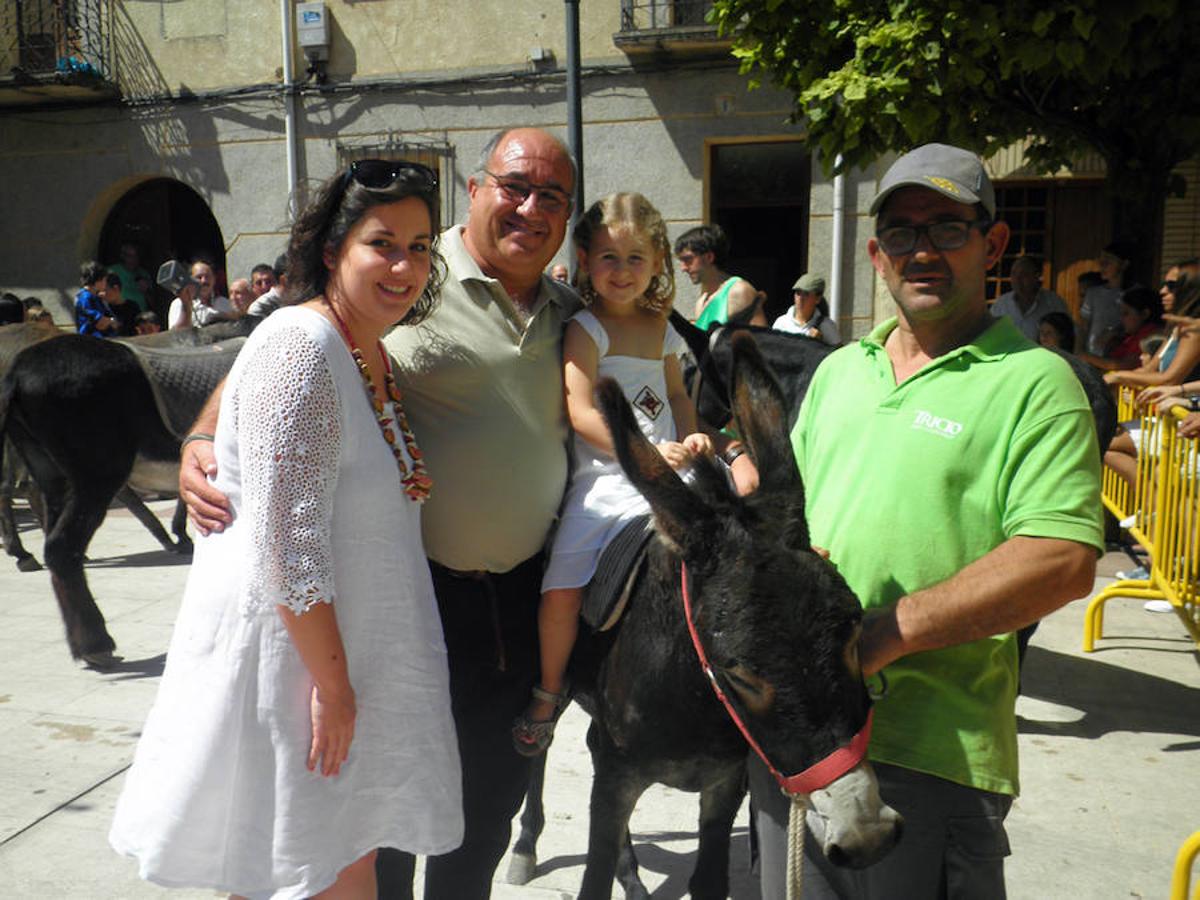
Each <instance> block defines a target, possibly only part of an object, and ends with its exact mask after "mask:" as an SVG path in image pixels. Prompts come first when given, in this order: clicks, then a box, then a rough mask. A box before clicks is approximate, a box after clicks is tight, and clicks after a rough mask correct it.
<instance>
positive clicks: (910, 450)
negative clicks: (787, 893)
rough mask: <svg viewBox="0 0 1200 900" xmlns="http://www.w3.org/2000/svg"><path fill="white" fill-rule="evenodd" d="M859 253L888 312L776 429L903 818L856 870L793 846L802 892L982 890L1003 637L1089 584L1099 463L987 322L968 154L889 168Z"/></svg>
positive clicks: (997, 883) (1011, 729) (1003, 705)
mask: <svg viewBox="0 0 1200 900" xmlns="http://www.w3.org/2000/svg"><path fill="white" fill-rule="evenodd" d="M871 212H872V214H874V215H876V216H877V218H876V230H875V236H874V237H872V238H871V239H870V240H868V242H867V252H868V254H869V255H870V257H871V261H872V263H873V265H874V267H875V270H876V271H877V272H878V273H879V276H880V277H881V278H882V279H883V280H884V281H885V282H886V284H887V286H888V289H889V290H890V292H891V294H892V296H893V298H894V299H895V300H896V304H897V313H898V315H897V317H896V318H895V319H891V320H888V321H886V322H884V323H882V324H881V325H879V326H878V327H877V328H876V329H875V330H874V331H873V332H871V333H870V334H869V335H868V336H867V337H866V338H864V339H862V340H861V341H858V342H856V343H854V344H851V345H849V346H847V347H845V348H843V349H842V350H839V351H838V352H836V353H834V354H833V355H831V356H830V357H828V359H827V360H826V361H825V362H824V363H823V364H822V365H821V367H820V368H819V369H818V371H817V372H816V374H815V376H814V378H813V382H812V386H811V387H810V388H809V391H808V394H807V396H806V397H805V400H804V403H803V405H802V407H801V411H800V416H799V419H798V420H797V422H796V426H795V430H794V431H793V434H792V440H793V445H794V447H795V451H796V461H797V464H798V465H799V467H800V471H801V474H802V475H803V478H804V483H805V488H806V492H807V494H806V511H807V514H808V520H809V527H810V530H811V534H812V540H813V543H814V544H815V545H817V546H821V547H824V548H827V549H828V550H829V553H830V560H831V561H832V562H833V564H834V565H836V566H837V567H838V569H839V571H840V572H841V574H842V575H843V576H844V577H845V578H846V581H847V583H848V584H849V585H850V587H851V588H852V589H853V590H854V592H855V593H856V594H857V596H858V597H859V600H860V602H861V603H862V604H863V607H864V609H865V610H866V614H865V618H864V629H863V636H862V640H861V642H860V646H859V655H860V659H861V662H862V668H863V672H864V674H865V675H867V676H868V677H869V680H871V681H874V682H876V687H882V685H883V684H884V681H883V680H882V679H881V678H880V677H879V676H880V675H882V676H883V678H884V679H886V690H884V691H883V694H882V697H881V698H880V699H879V700H878V701H877V702H876V705H875V710H876V713H875V724H874V731H873V733H872V737H871V743H870V749H869V755H870V758H871V760H872V763H873V764H874V766H875V770H876V773H877V775H878V776H879V781H880V789H881V793H882V796H883V799H884V800H885V801H886V802H887V803H888V804H889V805H891V806H892V807H894V808H895V809H896V810H897V811H898V812H900V813H901V815H903V816H904V818H905V831H904V836H903V838H902V839H901V841H900V843H899V845H898V846H897V847H896V849H895V850H893V851H892V853H891V854H889V855H888V856H887V857H885V858H884V859H883V860H882V861H880V862H879V863H877V864H876V865H874V866H871V867H869V868H867V869H865V870H861V871H848V870H839V869H836V868H835V867H833V866H831V865H830V864H829V863H828V861H827V860H825V859H824V857H823V856H822V855H821V854H820V852H819V850H817V849H816V848H815V844H816V842H815V841H814V840H812V839H811V838H810V839H809V840H808V841H806V847H807V848H808V849H807V851H806V860H805V867H804V897H806V898H810V897H817V898H826V897H856V898H858V897H861V898H890V897H897V896H903V897H911V898H926V897H929V898H937V897H952V898H953V897H962V898H972V900H976V898H992V897H1003V896H1004V870H1003V861H1004V857H1005V856H1007V855H1008V852H1009V850H1008V841H1007V837H1006V835H1005V832H1004V817H1005V815H1006V814H1007V812H1008V810H1009V807H1010V806H1011V804H1012V799H1013V797H1014V796H1015V795H1016V794H1017V792H1018V776H1017V729H1016V717H1015V712H1014V707H1015V702H1016V693H1017V648H1016V641H1015V637H1014V634H1013V632H1015V631H1016V630H1017V629H1019V628H1021V627H1023V626H1025V625H1028V624H1030V623H1031V622H1034V621H1036V620H1038V619H1040V618H1041V617H1043V616H1045V615H1047V614H1048V613H1050V612H1052V611H1053V610H1055V609H1057V608H1058V607H1060V606H1062V605H1063V604H1064V603H1066V602H1068V601H1070V600H1072V599H1075V598H1077V597H1080V596H1083V595H1085V594H1087V593H1088V592H1089V591H1090V590H1091V588H1092V582H1093V578H1094V573H1095V561H1096V556H1097V554H1098V553H1099V552H1102V551H1103V535H1102V529H1101V514H1100V487H1099V459H1098V456H1097V451H1096V441H1095V433H1094V426H1093V424H1092V421H1091V416H1090V412H1089V409H1088V404H1087V401H1086V399H1085V398H1084V395H1083V391H1082V389H1081V387H1080V385H1079V383H1078V381H1077V380H1076V379H1075V377H1074V375H1073V374H1072V373H1071V371H1070V369H1069V367H1068V366H1067V365H1066V364H1065V363H1064V362H1062V361H1061V360H1060V359H1059V358H1058V357H1057V356H1055V355H1054V354H1052V353H1049V352H1047V351H1045V350H1043V349H1041V348H1038V347H1037V346H1035V345H1034V344H1033V343H1032V342H1030V341H1029V340H1028V339H1027V338H1025V337H1024V336H1023V335H1021V334H1020V333H1019V332H1018V331H1017V329H1016V328H1015V327H1014V326H1013V324H1012V323H1011V322H1010V321H1008V320H1007V319H993V318H992V317H991V316H990V315H989V313H988V308H987V302H986V297H985V293H984V276H985V273H986V272H987V270H988V269H989V268H991V266H993V265H994V264H995V263H996V262H997V261H998V260H999V259H1000V256H1001V254H1002V253H1003V252H1004V248H1005V245H1006V244H1007V242H1008V236H1009V231H1008V227H1007V226H1006V225H1005V223H1003V222H997V221H995V220H994V217H995V196H994V192H993V189H992V185H991V183H990V181H989V180H988V177H987V174H986V173H985V172H984V169H983V166H982V164H981V163H980V161H979V160H978V158H977V157H975V156H974V154H971V153H969V152H967V151H965V150H961V149H959V148H956V147H948V146H945V145H939V144H929V145H925V146H923V147H919V148H917V149H916V150H913V151H911V152H910V153H908V154H906V155H904V156H902V157H900V159H898V160H897V161H896V163H895V164H894V165H893V166H892V167H891V169H889V171H888V172H887V174H886V175H885V176H884V178H883V180H882V182H881V183H880V190H879V193H878V194H877V196H876V197H875V200H874V202H873V203H872V206H871ZM751 769H752V771H751V789H752V792H753V794H754V796H755V800H756V804H757V805H758V808H759V814H758V817H757V820H756V827H757V828H758V830H759V834H760V840H761V841H762V847H763V850H762V866H761V869H762V887H763V897H764V898H775V897H782V896H783V893H784V882H785V879H784V871H785V869H786V849H785V847H784V846H783V845H784V841H783V840H782V839H781V835H783V834H784V833H785V832H786V821H787V801H786V799H784V798H782V797H781V795H780V793H779V791H778V789H777V788H776V787H775V786H774V781H773V779H771V778H770V776H769V775H767V774H766V773H765V770H764V769H763V768H762V767H761V766H756V765H755V764H754V762H753V761H752V763H751Z"/></svg>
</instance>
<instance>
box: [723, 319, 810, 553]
mask: <svg viewBox="0 0 1200 900" xmlns="http://www.w3.org/2000/svg"><path fill="white" fill-rule="evenodd" d="M732 350H733V359H732V364H731V370H732V382H733V388H732V401H733V414H734V417H735V419H736V421H737V428H738V433H739V434H740V435H741V436H742V439H743V440H744V441H745V442H746V444H747V445H748V446H749V448H750V453H751V455H752V456H753V458H754V463H755V465H756V466H757V467H758V484H759V488H758V489H759V492H760V493H762V494H765V495H769V496H772V497H776V498H779V500H780V501H781V503H782V505H783V509H781V510H780V521H781V522H782V523H783V525H784V532H785V533H784V541H785V542H786V543H787V544H788V545H789V546H794V547H796V548H797V549H803V550H807V549H809V547H808V526H807V524H806V523H805V519H804V484H803V482H801V480H800V471H799V470H798V469H797V468H796V456H795V454H794V453H793V452H792V442H791V436H790V435H789V433H788V410H787V402H786V400H785V398H784V394H783V389H782V388H781V387H780V386H779V382H778V381H777V380H776V379H775V376H774V374H772V372H771V369H770V367H769V366H768V365H767V363H766V360H764V359H763V356H762V353H761V352H760V351H759V349H758V344H756V343H755V341H754V337H753V336H752V335H750V334H749V333H747V332H744V331H742V332H739V333H737V334H735V335H734V336H733V345H732Z"/></svg>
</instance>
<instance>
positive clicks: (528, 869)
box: [504, 853, 537, 884]
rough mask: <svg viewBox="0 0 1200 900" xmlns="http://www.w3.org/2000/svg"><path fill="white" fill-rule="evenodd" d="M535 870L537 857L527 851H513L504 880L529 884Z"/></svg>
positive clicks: (511, 882) (510, 882)
mask: <svg viewBox="0 0 1200 900" xmlns="http://www.w3.org/2000/svg"><path fill="white" fill-rule="evenodd" d="M536 870H537V858H536V857H534V856H533V855H532V854H529V853H514V854H513V856H512V859H511V860H509V863H508V874H507V875H506V876H505V878H504V880H505V881H507V882H508V883H509V884H529V882H530V881H532V880H533V873H534V872H535V871H536Z"/></svg>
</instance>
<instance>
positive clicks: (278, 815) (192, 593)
mask: <svg viewBox="0 0 1200 900" xmlns="http://www.w3.org/2000/svg"><path fill="white" fill-rule="evenodd" d="M437 191H438V188H437V183H436V179H435V177H434V175H433V173H432V172H431V171H430V170H428V169H426V168H425V167H423V166H417V165H413V164H408V163H395V162H389V161H383V160H365V161H360V162H357V163H355V164H353V165H352V166H351V167H350V168H349V169H347V170H346V171H344V172H343V173H341V174H339V175H338V176H337V177H335V178H334V179H332V180H331V181H329V182H328V183H326V184H325V185H324V186H323V187H322V188H321V190H320V192H319V193H318V195H317V197H316V199H315V200H314V202H313V203H312V205H311V206H310V207H309V208H308V209H307V210H306V211H305V213H304V214H303V215H302V216H301V218H300V219H299V220H298V221H297V223H296V225H295V227H294V228H293V230H292V236H291V242H290V244H289V247H288V259H289V276H290V277H289V284H290V285H291V287H292V290H293V291H295V292H296V298H297V300H298V302H299V305H297V306H294V307H290V308H285V309H281V310H279V311H278V312H276V313H275V314H274V315H273V316H271V317H270V318H269V319H268V320H266V321H265V322H264V323H263V324H262V325H261V326H260V327H259V328H258V329H257V330H256V331H255V332H254V334H253V335H252V336H251V337H250V339H249V340H248V341H247V342H246V345H245V347H244V348H243V350H242V351H241V353H240V354H239V356H238V359H237V362H236V363H235V364H234V367H233V370H232V371H231V373H230V376H229V378H228V380H227V383H226V385H225V389H224V392H223V394H222V397H221V413H220V424H219V425H218V427H217V433H216V435H215V448H216V456H217V463H218V466H219V472H220V474H219V476H218V477H217V485H218V486H219V487H221V489H222V490H224V491H225V493H226V494H228V495H229V497H230V500H231V502H232V506H233V508H234V510H235V519H234V522H233V524H232V526H230V527H229V528H227V529H225V531H224V532H222V533H219V534H216V533H214V534H211V535H208V536H206V537H203V538H201V539H200V540H198V541H197V545H196V556H195V561H194V563H193V566H192V571H191V575H190V577H189V578H188V584H187V588H186V590H185V593H184V598H183V602H182V605H181V608H180V612H179V618H178V620H177V622H176V625H175V631H174V635H173V637H172V639H171V645H170V650H169V652H168V654H167V665H166V670H165V672H164V674H163V679H162V684H161V686H160V688H159V693H158V697H157V699H156V701H155V704H154V706H153V708H152V709H151V711H150V715H149V717H148V719H147V721H146V725H145V729H144V731H143V735H142V738H141V740H140V742H139V744H138V748H137V752H136V755H135V757H134V762H133V766H132V768H131V769H130V771H129V774H128V776H127V778H126V782H125V787H124V790H123V791H122V794H121V797H120V800H119V801H118V804H117V811H116V816H115V819H114V822H113V825H112V829H111V832H110V835H109V840H110V842H111V843H112V845H113V847H114V848H115V849H116V850H118V851H119V852H121V853H124V854H126V855H129V856H133V857H135V858H136V859H137V860H138V863H139V867H140V874H141V875H142V877H143V878H146V879H148V880H151V881H154V882H157V883H159V884H163V885H168V886H188V887H207V888H213V889H216V890H221V891H230V892H232V893H234V894H235V895H238V896H244V897H272V898H300V897H314V896H315V897H334V896H336V897H362V898H374V897H375V890H376V888H375V869H374V856H375V848H377V847H396V848H398V849H401V850H405V851H409V852H413V853H421V854H436V853H445V852H447V851H449V850H452V849H453V848H454V847H456V846H457V845H458V844H459V843H460V841H461V839H462V812H461V806H462V804H461V795H460V783H459V778H460V776H459V762H458V756H457V751H456V747H457V744H456V741H455V735H454V726H453V721H452V719H451V716H450V701H449V685H448V681H449V679H448V671H447V666H446V656H445V646H444V643H443V639H442V631H441V622H440V619H439V617H438V612H437V607H436V604H435V601H434V596H433V588H432V584H431V582H430V577H429V571H428V568H427V564H426V561H425V554H424V552H423V551H422V548H421V539H420V527H419V509H420V502H421V501H422V500H423V499H424V498H425V497H426V496H428V494H429V491H430V488H431V485H430V482H429V479H428V477H427V476H426V474H425V469H424V466H423V464H422V461H421V456H420V450H419V449H418V448H417V445H416V442H415V440H414V438H413V435H412V433H411V431H410V430H409V429H408V426H407V423H406V421H405V418H404V413H403V409H402V406H401V398H400V395H399V392H398V390H397V389H396V386H395V382H394V381H393V380H392V378H391V368H390V361H389V360H388V358H387V356H386V354H385V352H384V350H383V345H382V344H381V343H380V342H379V338H380V336H381V335H382V334H383V332H384V331H385V330H386V329H387V328H388V327H390V326H392V325H394V324H395V323H397V322H400V323H401V324H402V325H408V324H413V323H414V322H417V321H420V319H421V318H423V317H424V316H425V315H427V314H428V311H429V309H430V308H431V305H432V303H433V297H434V295H435V292H436V290H437V286H438V283H439V282H440V277H441V273H442V272H443V271H444V269H443V267H442V264H441V259H440V257H439V256H438V255H437V253H436V250H435V249H434V239H435V236H436V235H437V233H438V214H437V213H438V208H437V196H438V194H437ZM431 273H432V274H433V277H432V278H431ZM364 389H365V395H364ZM197 437H198V438H199V439H204V438H206V437H207V436H197Z"/></svg>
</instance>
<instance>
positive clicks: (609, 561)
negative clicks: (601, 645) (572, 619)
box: [580, 513, 654, 631]
mask: <svg viewBox="0 0 1200 900" xmlns="http://www.w3.org/2000/svg"><path fill="white" fill-rule="evenodd" d="M653 534H654V522H653V517H652V516H651V515H650V514H649V513H646V514H645V515H641V516H638V517H637V518H634V519H630V521H629V524H627V525H626V526H625V527H624V528H622V529H621V530H620V531H619V532H617V536H616V537H614V538H613V539H612V540H611V541H610V542H609V544H608V546H607V547H605V548H604V552H603V553H601V554H600V561H599V563H597V565H596V574H595V575H594V576H593V577H592V581H591V583H590V584H589V585H588V586H587V589H586V590H585V591H584V592H583V606H582V608H581V609H580V615H581V616H582V617H583V621H585V622H587V624H588V625H589V626H591V628H592V629H594V630H595V631H607V630H608V629H610V628H612V627H613V626H614V625H616V624H617V622H618V620H620V618H621V613H623V612H624V611H625V604H626V603H627V602H628V601H629V592H630V591H631V590H632V589H633V585H634V582H635V581H637V577H638V574H639V573H640V572H641V571H642V566H643V564H644V563H645V561H646V546H647V544H649V543H650V537H651V536H652V535H653Z"/></svg>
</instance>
